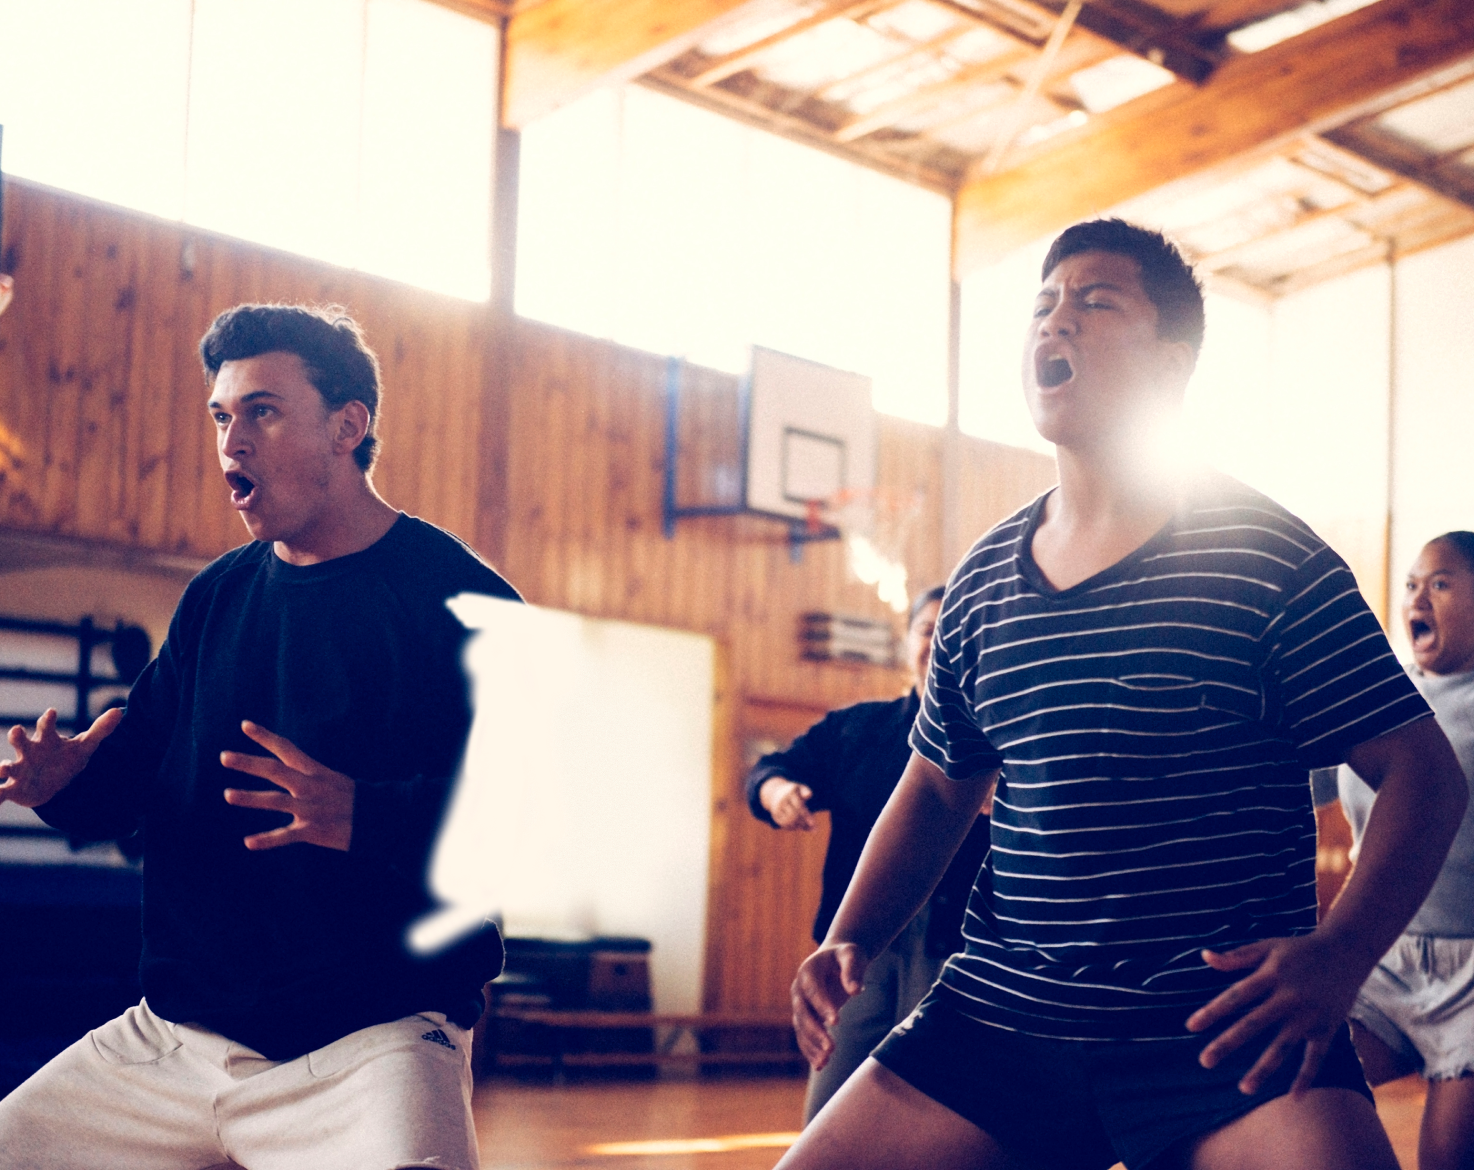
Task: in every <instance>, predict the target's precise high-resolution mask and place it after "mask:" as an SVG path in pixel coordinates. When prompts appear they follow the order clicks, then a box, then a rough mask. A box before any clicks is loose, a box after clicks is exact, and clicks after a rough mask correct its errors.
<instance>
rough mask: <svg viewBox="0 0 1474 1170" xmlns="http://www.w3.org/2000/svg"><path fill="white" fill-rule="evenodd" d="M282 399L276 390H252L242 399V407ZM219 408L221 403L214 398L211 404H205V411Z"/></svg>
mask: <svg viewBox="0 0 1474 1170" xmlns="http://www.w3.org/2000/svg"><path fill="white" fill-rule="evenodd" d="M280 397H281V395H280V394H278V393H277V392H276V391H275V390H252V391H251V392H250V393H249V394H247V395H246V396H245V397H244V398H242V399H241V405H242V406H249V405H250V404H251V403H252V402H258V401H260V400H261V399H262V398H280ZM219 408H220V402H219V400H218V399H215V398H212V399H210V401H209V402H207V403H205V409H206V410H218V409H219Z"/></svg>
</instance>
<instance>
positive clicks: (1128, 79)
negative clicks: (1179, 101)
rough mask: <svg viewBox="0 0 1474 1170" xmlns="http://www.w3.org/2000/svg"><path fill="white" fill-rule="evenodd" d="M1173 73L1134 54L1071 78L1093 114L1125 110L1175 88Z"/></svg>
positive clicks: (1072, 84) (1114, 59)
mask: <svg viewBox="0 0 1474 1170" xmlns="http://www.w3.org/2000/svg"><path fill="white" fill-rule="evenodd" d="M1174 80H1176V78H1175V77H1174V76H1173V74H1172V72H1171V71H1170V70H1167V69H1163V68H1162V67H1161V66H1160V65H1153V64H1152V63H1151V62H1150V61H1147V60H1145V59H1144V58H1142V57H1137V56H1135V55H1134V54H1132V53H1122V54H1121V55H1120V56H1117V57H1109V58H1107V59H1106V60H1104V61H1101V62H1100V63H1099V64H1096V65H1091V66H1090V67H1089V68H1088V69H1081V70H1079V71H1078V72H1076V73H1072V74H1071V75H1070V85H1071V87H1073V89H1074V91H1075V93H1076V94H1077V95H1078V96H1079V98H1080V102H1081V104H1082V105H1084V107H1085V108H1086V109H1087V110H1088V111H1089V112H1090V113H1092V114H1102V113H1104V112H1105V111H1106V110H1114V109H1115V108H1116V107H1117V106H1123V105H1125V104H1126V103H1127V102H1129V101H1131V100H1132V99H1133V98H1139V97H1142V96H1143V95H1144V94H1149V93H1151V92H1152V91H1153V90H1158V89H1161V88H1162V87H1163V86H1164V85H1171V84H1172V82H1173V81H1174Z"/></svg>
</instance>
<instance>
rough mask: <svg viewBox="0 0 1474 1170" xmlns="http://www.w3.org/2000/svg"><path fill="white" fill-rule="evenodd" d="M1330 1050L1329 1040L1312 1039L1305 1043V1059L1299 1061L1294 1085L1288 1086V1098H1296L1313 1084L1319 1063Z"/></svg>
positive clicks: (1318, 1070) (1318, 1069)
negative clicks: (1298, 1069)
mask: <svg viewBox="0 0 1474 1170" xmlns="http://www.w3.org/2000/svg"><path fill="white" fill-rule="evenodd" d="M1330 1049H1331V1042H1330V1040H1329V1039H1326V1038H1322V1037H1314V1038H1312V1039H1310V1040H1307V1041H1306V1042H1305V1058H1304V1059H1303V1060H1301V1061H1300V1071H1299V1072H1297V1073H1296V1074H1295V1083H1294V1084H1293V1085H1291V1086H1290V1096H1291V1097H1298V1096H1299V1095H1300V1094H1301V1093H1303V1092H1305V1091H1306V1090H1307V1089H1309V1088H1310V1086H1311V1085H1313V1084H1314V1083H1315V1074H1316V1073H1318V1072H1320V1065H1321V1061H1323V1060H1324V1059H1325V1058H1326V1053H1327V1052H1329V1051H1330Z"/></svg>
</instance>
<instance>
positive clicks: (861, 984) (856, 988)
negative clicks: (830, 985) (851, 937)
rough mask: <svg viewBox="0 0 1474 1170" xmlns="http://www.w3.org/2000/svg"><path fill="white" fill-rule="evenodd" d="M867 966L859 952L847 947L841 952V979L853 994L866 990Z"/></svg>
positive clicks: (846, 988) (842, 983)
mask: <svg viewBox="0 0 1474 1170" xmlns="http://www.w3.org/2000/svg"><path fill="white" fill-rule="evenodd" d="M865 967H866V964H865V963H864V962H863V961H862V960H861V958H860V956H859V953H858V952H857V951H855V950H854V949H853V948H849V947H846V948H845V949H844V950H842V951H840V952H839V981H840V983H841V985H843V987H844V989H845V991H846V992H847V993H849V994H850V995H851V996H855V995H859V994H860V992H862V991H864V990H865Z"/></svg>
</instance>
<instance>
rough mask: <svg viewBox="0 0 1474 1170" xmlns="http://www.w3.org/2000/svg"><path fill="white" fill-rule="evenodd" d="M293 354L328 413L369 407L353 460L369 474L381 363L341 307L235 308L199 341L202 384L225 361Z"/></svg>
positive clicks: (374, 447) (211, 378) (375, 449)
mask: <svg viewBox="0 0 1474 1170" xmlns="http://www.w3.org/2000/svg"><path fill="white" fill-rule="evenodd" d="M279 351H280V352H285V353H294V354H296V355H297V356H298V357H299V358H301V359H302V365H303V368H304V369H305V370H306V372H307V380H308V381H309V382H311V383H312V385H313V386H314V387H315V388H316V390H317V392H318V393H319V394H321V395H322V400H323V403H324V405H326V407H327V408H328V410H330V411H333V410H337V409H338V408H339V407H342V406H346V405H347V404H348V403H350V402H362V403H363V404H364V405H365V406H366V407H368V412H369V425H368V434H367V435H365V436H364V439H363V442H361V443H359V445H358V446H357V447H356V448H354V451H353V458H354V460H355V461H356V462H357V463H358V466H359V467H361V468H362V469H363V470H364V471H368V470H370V469H371V468H372V467H373V465H374V460H375V459H376V458H377V457H378V453H379V439H378V435H377V433H376V432H377V430H378V422H379V391H380V383H379V359H378V358H377V357H375V356H374V351H373V350H371V349H370V348H369V347H368V342H366V341H365V340H364V336H363V330H362V329H360V328H359V325H358V322H357V321H355V320H354V319H353V318H352V317H350V316H349V315H348V310H347V309H345V308H343V306H341V305H321V306H318V305H237V306H236V307H235V308H233V309H226V310H225V312H223V313H221V314H220V316H218V317H216V318H215V320H214V322H213V323H212V324H211V325H210V328H209V329H208V330H206V332H205V335H204V337H202V338H200V360H201V361H202V362H203V363H204V365H205V382H206V384H208V385H214V382H215V376H216V375H217V374H218V373H220V367H221V366H222V365H224V364H225V363H226V362H234V361H243V360H244V359H246V358H253V357H259V356H260V355H261V354H263V353H276V352H279Z"/></svg>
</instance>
